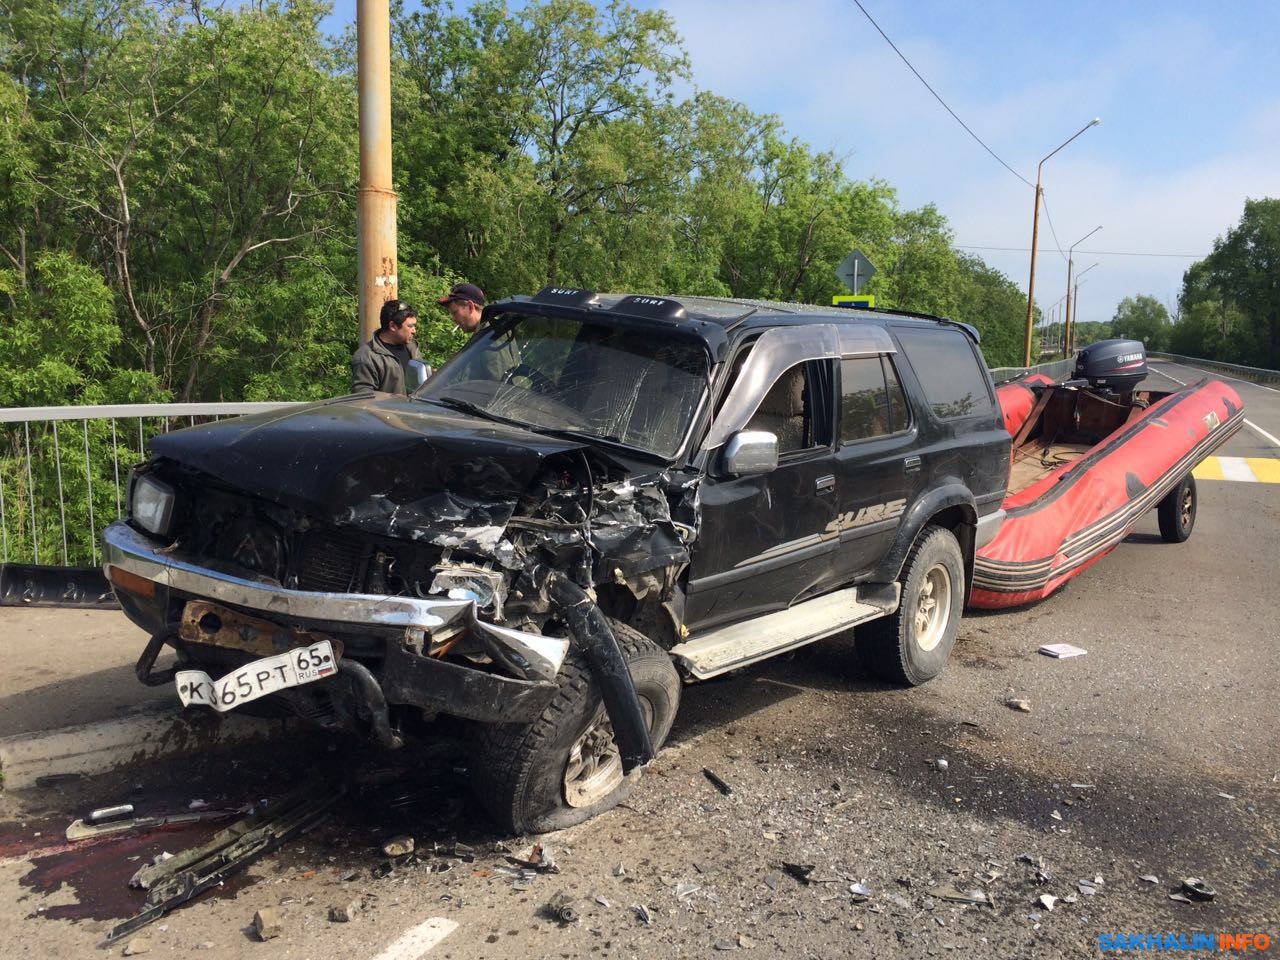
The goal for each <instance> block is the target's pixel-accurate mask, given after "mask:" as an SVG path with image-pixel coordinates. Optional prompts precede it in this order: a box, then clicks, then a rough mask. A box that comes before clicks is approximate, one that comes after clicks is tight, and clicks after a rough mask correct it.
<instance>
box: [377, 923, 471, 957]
mask: <svg viewBox="0 0 1280 960" xmlns="http://www.w3.org/2000/svg"><path fill="white" fill-rule="evenodd" d="M457 929H458V923H457V921H456V920H446V919H445V918H444V917H432V918H431V919H430V920H425V921H423V922H422V923H420V924H418V925H417V926H416V927H414V928H413V929H412V930H409V931H407V932H406V933H404V934H402V935H401V936H400V938H399V939H398V940H396V941H395V942H394V943H392V944H391V946H389V947H387V949H385V950H383V951H382V952H381V953H380V954H378V955H377V956H376V957H374V960H418V958H419V957H422V956H425V955H426V954H427V952H428V951H429V950H431V948H432V947H434V946H435V945H436V944H438V943H439V942H440V941H441V940H443V939H444V938H445V937H447V936H448V935H449V934H451V933H453V931H455V930H457Z"/></svg>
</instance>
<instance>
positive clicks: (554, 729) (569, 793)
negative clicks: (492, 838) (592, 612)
mask: <svg viewBox="0 0 1280 960" xmlns="http://www.w3.org/2000/svg"><path fill="white" fill-rule="evenodd" d="M609 626H610V627H612V628H613V632H614V635H615V636H616V637H617V638H618V643H619V644H620V645H621V647H622V652H623V656H624V657H625V658H626V661H627V667H628V668H629V669H630V671H631V679H632V682H634V683H635V687H636V694H637V696H638V697H639V698H640V707H641V709H642V710H643V711H644V716H645V721H646V722H647V723H648V725H649V738H650V740H651V741H652V743H653V748H654V750H658V749H659V748H660V747H661V746H662V744H663V742H664V741H665V740H666V739H667V734H668V733H670V732H671V723H672V721H673V720H674V719H675V715H676V709H677V707H678V706H679V705H680V676H679V674H677V673H676V669H675V667H674V666H673V665H672V663H671V657H670V656H669V655H668V654H667V652H666V651H665V650H663V649H662V648H661V647H659V646H658V645H657V644H656V643H654V642H653V641H651V640H649V639H648V638H647V637H645V636H644V635H643V634H641V633H639V632H638V631H636V630H633V629H632V628H631V627H628V626H627V625H626V624H623V623H619V622H618V621H616V620H610V621H609ZM556 682H557V683H558V684H559V686H560V691H559V692H558V693H557V694H556V696H555V698H554V699H553V700H552V701H551V703H549V704H548V705H547V708H546V709H545V710H544V711H543V712H542V716H540V717H539V718H538V719H537V720H535V721H533V722H532V723H524V724H494V725H486V726H482V727H480V728H479V731H478V732H479V735H478V737H477V740H476V743H475V755H474V757H473V758H472V761H471V764H470V766H471V786H472V791H473V792H474V794H475V797H476V799H477V800H478V801H479V802H480V804H481V805H482V806H483V807H484V808H485V809H486V810H487V811H488V813H489V815H490V816H491V817H492V818H493V819H494V820H495V821H496V822H497V823H498V824H499V825H500V826H501V827H503V828H504V829H506V830H509V831H511V832H513V833H545V832H547V831H549V830H563V829H564V828H565V827H570V826H573V825H574V824H575V823H581V822H582V821H583V820H587V819H589V818H591V817H594V816H595V815H596V814H599V813H604V812H605V811H606V810H608V809H610V808H612V807H614V806H616V805H617V804H619V803H620V802H622V801H623V800H625V799H626V798H627V796H628V795H629V794H630V793H631V791H632V789H633V788H634V787H635V784H636V781H637V780H639V779H640V771H639V770H634V771H632V773H631V774H630V775H628V776H623V774H622V760H621V757H620V755H619V753H618V747H617V744H616V743H615V742H614V739H613V726H612V724H610V722H609V715H608V713H607V712H606V711H605V708H604V701H603V699H602V698H601V695H600V692H599V690H598V689H597V688H596V684H595V681H594V679H593V678H592V676H591V671H590V670H588V669H587V664H586V661H585V660H584V659H583V658H582V656H581V655H580V654H578V653H577V652H576V651H574V650H570V651H569V656H568V657H567V658H566V659H565V662H564V666H563V667H561V669H560V674H559V676H558V677H557V678H556Z"/></svg>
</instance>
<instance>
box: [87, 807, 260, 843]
mask: <svg viewBox="0 0 1280 960" xmlns="http://www.w3.org/2000/svg"><path fill="white" fill-rule="evenodd" d="M125 806H128V807H129V809H130V810H132V809H133V807H132V806H131V805H129V804H126V805H125ZM100 812H101V811H98V810H95V811H94V813H100ZM236 812H237V811H235V810H207V811H203V812H200V813H173V814H166V815H163V816H155V817H134V818H132V819H129V820H107V821H106V822H101V823H99V822H95V821H94V819H93V813H91V814H89V816H88V817H84V818H82V819H80V820H73V821H72V822H71V825H70V826H68V827H67V830H66V838H67V842H68V843H75V842H77V841H80V840H94V839H96V838H98V837H106V836H111V835H112V834H116V833H142V832H143V831H146V830H157V829H159V828H160V827H169V826H174V825H177V824H183V823H199V822H201V821H204V820H225V819H226V818H228V817H231V816H234V815H235V813H236Z"/></svg>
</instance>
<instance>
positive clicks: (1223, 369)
mask: <svg viewBox="0 0 1280 960" xmlns="http://www.w3.org/2000/svg"><path fill="white" fill-rule="evenodd" d="M1147 359H1156V360H1173V361H1176V362H1177V363H1182V364H1185V365H1186V366H1188V367H1200V368H1202V369H1205V370H1212V371H1216V372H1217V373H1229V374H1233V375H1235V376H1237V377H1240V378H1242V379H1244V380H1252V381H1254V382H1255V383H1280V370H1267V369H1266V368H1264V367H1246V366H1242V365H1241V364H1238V363H1222V362H1221V361H1218V360H1204V359H1201V358H1200V357H1184V356H1181V355H1180V354H1176V353H1155V352H1148V353H1147Z"/></svg>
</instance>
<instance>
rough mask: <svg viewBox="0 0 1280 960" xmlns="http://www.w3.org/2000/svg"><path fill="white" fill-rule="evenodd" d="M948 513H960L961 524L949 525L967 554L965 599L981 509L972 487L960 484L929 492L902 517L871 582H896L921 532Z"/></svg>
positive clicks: (962, 550)
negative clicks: (944, 513) (931, 522)
mask: <svg viewBox="0 0 1280 960" xmlns="http://www.w3.org/2000/svg"><path fill="white" fill-rule="evenodd" d="M946 510H954V511H957V512H958V513H959V516H960V523H959V524H948V527H949V528H950V529H952V530H954V532H955V534H956V539H957V540H959V541H960V551H961V553H963V554H964V573H965V596H966V598H967V597H968V593H969V588H970V585H971V584H972V583H973V554H974V548H973V539H974V531H975V529H976V528H977V523H978V508H977V505H976V503H975V502H974V499H973V494H972V493H971V492H970V490H969V488H968V487H966V486H965V485H964V484H962V483H960V482H958V481H955V480H953V481H951V482H948V483H944V484H943V485H942V486H940V487H935V488H934V489H932V490H930V491H928V492H927V493H925V494H924V495H923V496H921V497H919V498H918V499H917V500H916V501H915V502H914V503H913V504H911V506H910V507H909V508H908V509H907V512H906V513H904V514H903V515H902V522H901V523H899V524H898V532H897V533H896V534H895V535H894V538H893V543H892V545H890V547H889V549H888V551H887V552H886V553H885V555H884V557H883V558H881V560H880V563H879V564H877V566H876V569H875V573H873V574H872V576H871V580H872V581H873V582H876V583H894V582H895V581H897V580H898V578H899V577H900V576H901V574H902V567H903V565H904V564H906V562H907V556H908V554H910V553H911V547H912V545H913V544H914V543H915V542H916V540H917V538H919V536H920V531H922V530H923V529H924V528H925V527H927V526H928V525H929V522H930V521H931V520H932V519H933V518H934V517H936V516H937V515H938V514H940V513H942V512H943V511H946Z"/></svg>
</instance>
